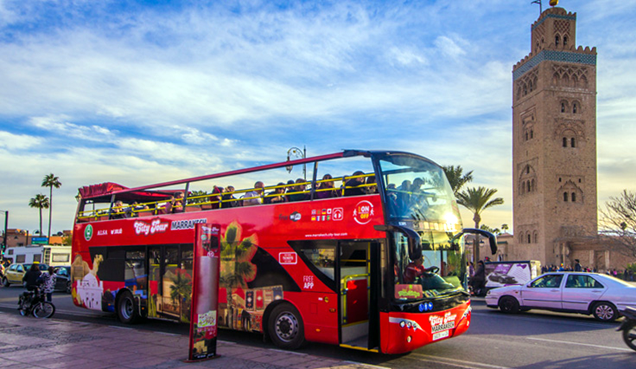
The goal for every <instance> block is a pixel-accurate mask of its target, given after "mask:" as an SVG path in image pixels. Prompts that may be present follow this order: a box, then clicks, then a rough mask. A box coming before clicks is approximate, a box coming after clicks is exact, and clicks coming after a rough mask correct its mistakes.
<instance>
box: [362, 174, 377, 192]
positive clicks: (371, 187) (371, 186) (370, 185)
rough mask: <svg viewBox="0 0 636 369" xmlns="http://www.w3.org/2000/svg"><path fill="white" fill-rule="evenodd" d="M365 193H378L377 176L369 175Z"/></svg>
mask: <svg viewBox="0 0 636 369" xmlns="http://www.w3.org/2000/svg"><path fill="white" fill-rule="evenodd" d="M364 193H367V194H372V193H378V186H377V184H376V183H375V176H369V177H367V185H366V186H365V187H364Z"/></svg>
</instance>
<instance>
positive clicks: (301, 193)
mask: <svg viewBox="0 0 636 369" xmlns="http://www.w3.org/2000/svg"><path fill="white" fill-rule="evenodd" d="M305 182H306V181H305V180H304V179H302V178H298V179H297V180H296V186H294V187H293V189H292V191H291V195H288V196H287V198H288V199H289V201H303V200H308V199H309V196H308V195H309V194H308V193H307V192H306V190H307V185H306V184H304V183H305Z"/></svg>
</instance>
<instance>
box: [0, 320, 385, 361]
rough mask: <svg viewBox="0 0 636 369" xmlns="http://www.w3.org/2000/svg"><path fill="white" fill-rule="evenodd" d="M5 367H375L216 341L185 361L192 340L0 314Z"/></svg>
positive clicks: (0, 355) (0, 358)
mask: <svg viewBox="0 0 636 369" xmlns="http://www.w3.org/2000/svg"><path fill="white" fill-rule="evenodd" d="M0 320H1V321H2V323H3V324H2V326H0V368H11V369H21V368H34V367H36V368H76V367H86V368H91V369H100V368H189V369H198V368H223V369H238V368H249V369H255V368H297V369H318V368H337V369H371V368H380V367H377V366H373V365H366V364H360V363H353V362H348V361H340V360H334V359H330V358H326V357H318V356H312V355H307V354H302V353H296V352H292V351H282V350H277V349H274V348H257V347H250V346H243V345H240V344H236V343H232V342H223V341H220V342H218V343H217V354H219V355H220V357H219V358H216V359H211V360H207V361H203V362H197V363H185V362H184V360H185V359H186V358H187V352H188V336H186V335H177V334H166V333H159V332H151V331H143V330H136V329H133V328H121V327H115V326H105V325H100V324H93V323H84V322H72V321H67V320H61V319H55V318H52V319H35V318H33V317H22V316H20V315H18V313H17V312H16V313H15V314H11V313H7V312H0Z"/></svg>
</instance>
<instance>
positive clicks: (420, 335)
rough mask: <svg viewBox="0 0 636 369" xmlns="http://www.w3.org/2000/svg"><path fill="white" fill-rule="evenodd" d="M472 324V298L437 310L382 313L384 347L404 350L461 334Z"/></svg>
mask: <svg viewBox="0 0 636 369" xmlns="http://www.w3.org/2000/svg"><path fill="white" fill-rule="evenodd" d="M469 325H470V302H466V303H465V304H462V305H460V306H457V307H455V308H453V309H449V310H446V311H439V312H434V313H400V312H389V313H380V329H381V341H380V347H381V350H382V352H383V353H386V354H402V353H407V352H410V351H413V350H415V349H417V348H419V347H422V346H424V345H427V344H429V343H433V342H437V341H442V340H444V339H448V338H450V337H454V336H457V335H460V334H462V333H464V332H466V330H467V329H468V326H469Z"/></svg>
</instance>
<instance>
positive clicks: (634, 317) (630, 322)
mask: <svg viewBox="0 0 636 369" xmlns="http://www.w3.org/2000/svg"><path fill="white" fill-rule="evenodd" d="M621 314H622V315H623V316H624V317H625V319H624V320H623V323H621V326H620V327H618V329H617V331H623V341H625V343H626V344H627V346H629V348H631V349H632V350H634V351H636V342H634V341H635V340H636V309H635V308H632V307H627V308H626V309H625V310H623V311H622V312H621Z"/></svg>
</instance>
